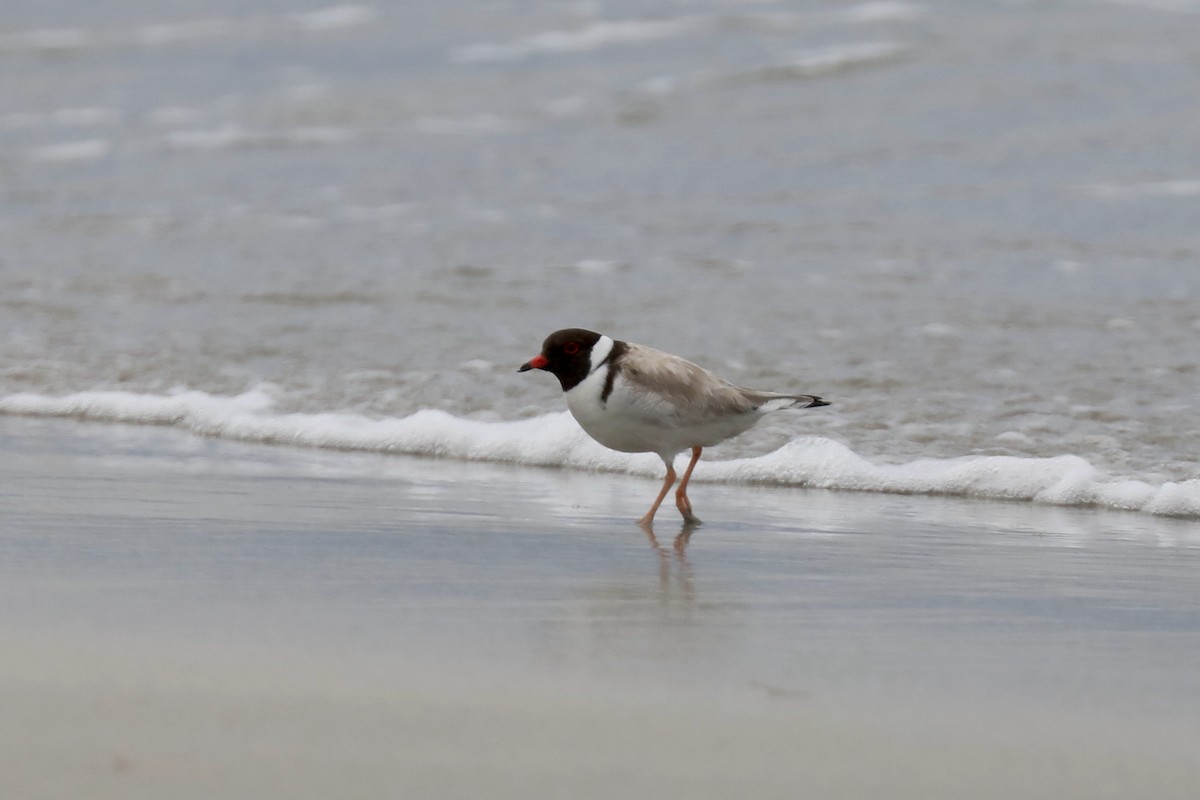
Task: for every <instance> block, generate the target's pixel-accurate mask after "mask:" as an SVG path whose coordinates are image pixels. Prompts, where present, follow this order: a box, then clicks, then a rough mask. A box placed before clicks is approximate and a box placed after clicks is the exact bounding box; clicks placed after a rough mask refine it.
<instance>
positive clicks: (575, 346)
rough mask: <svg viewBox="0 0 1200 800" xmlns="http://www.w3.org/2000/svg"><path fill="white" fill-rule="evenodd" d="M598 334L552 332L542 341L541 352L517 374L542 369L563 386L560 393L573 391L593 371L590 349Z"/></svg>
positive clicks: (578, 329) (568, 331)
mask: <svg viewBox="0 0 1200 800" xmlns="http://www.w3.org/2000/svg"><path fill="white" fill-rule="evenodd" d="M598 341H600V334H598V333H596V332H595V331H589V330H584V329H583V328H566V329H564V330H561V331H555V332H554V333H552V334H550V335H549V336H547V337H546V341H544V342H542V352H541V353H539V354H538V355H536V356H534V357H533V358H531V359H529V360H528V361H526V362H525V363H524V364H522V365H521V366H520V368H519V369H517V372H526V371H528V370H531V369H542V370H545V371H546V372H549V373H551V374H552V375H554V376H555V377H556V378H558V382H559V383H561V384H562V388H563V391H564V392H565V391H568V390H569V389H572V388H574V387H575V386H577V385H578V384H579V382H580V381H582V380H583V379H584V378H586V377H587V376H588V373H589V372H591V371H592V348H593V347H595V346H596V342H598Z"/></svg>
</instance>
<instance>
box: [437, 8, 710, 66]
mask: <svg viewBox="0 0 1200 800" xmlns="http://www.w3.org/2000/svg"><path fill="white" fill-rule="evenodd" d="M695 27H696V20H695V19H692V18H683V19H667V20H615V21H602V22H593V23H591V24H589V25H585V26H584V27H582V28H577V29H575V30H558V31H543V32H542V33H537V34H533V35H532V36H526V37H524V38H521V39H517V40H515V41H512V42H507V43H481V44H473V45H468V46H466V47H459V48H455V49H454V50H452V51H451V52H450V58H451V59H452V60H454V61H459V62H464V63H470V62H488V61H520V60H521V59H524V58H528V57H529V56H532V55H535V54H541V53H581V52H586V51H589V50H596V49H598V48H600V47H605V46H608V45H613V44H627V43H634V42H649V41H656V40H659V39H667V38H670V37H674V36H680V35H682V34H683V33H686V32H687V31H689V30H693V29H695Z"/></svg>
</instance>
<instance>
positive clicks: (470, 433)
mask: <svg viewBox="0 0 1200 800" xmlns="http://www.w3.org/2000/svg"><path fill="white" fill-rule="evenodd" d="M272 405H273V401H272V399H271V397H270V395H269V394H268V393H267V392H265V391H263V390H254V391H250V392H247V393H245V394H242V395H238V396H236V397H220V396H215V395H210V394H206V393H204V392H197V391H181V392H177V393H174V394H168V395H148V394H135V393H130V392H116V391H91V392H78V393H75V394H70V395H64V396H46V395H37V394H14V395H9V396H7V397H2V398H0V413H4V414H22V415H30V416H44V417H75V418H78V419H84V420H97V421H108V422H124V423H132V424H143V425H146V424H150V425H170V426H173V427H177V428H181V429H184V430H188V431H191V432H193V433H195V434H198V435H201V436H211V437H218V438H224V439H233V440H240V441H248V442H262V443H271V444H286V445H294V446H301V447H315V448H327V449H339V450H362V451H371V452H381V453H405V454H410V455H422V456H439V457H444V458H455V459H463V460H473V461H495V462H507V463H513V464H525V465H531V466H551V467H568V468H571V469H583V470H601V471H606V472H622V473H629V474H636V475H645V476H650V477H655V478H657V477H658V476H659V475H660V474H661V472H662V464H661V462H660V461H659V460H658V458H657V457H656V456H653V455H650V454H637V455H628V454H623V453H616V452H614V451H611V450H608V449H606V448H604V447H601V446H600V445H599V444H597V443H596V442H594V441H592V440H591V439H590V438H589V437H588V436H587V435H586V434H584V433H583V431H582V430H580V428H579V426H578V425H577V424H576V423H575V421H574V420H573V419H571V417H570V415H569V414H568V413H566V412H562V413H557V414H548V415H545V416H541V417H536V418H533V419H525V420H517V421H512V422H483V421H479V420H470V419H462V418H459V417H455V416H453V415H451V414H448V413H446V412H444V411H437V410H424V411H418V412H417V413H415V414H412V415H410V416H407V417H403V418H400V419H371V418H368V417H364V416H361V415H358V414H350V413H321V414H299V413H295V414H278V413H274V412H272V411H271V408H272ZM696 479H697V480H701V481H712V482H737V483H762V484H777V485H784V486H807V487H816V488H824V489H840V490H852V491H864V492H885V493H898V494H931V495H948V496H957V497H977V498H989V499H999V500H1023V501H1028V502H1033V503H1042V504H1050V505H1064V506H1093V507H1101V508H1109V509H1122V510H1128V511H1141V512H1144V513H1148V514H1156V515H1165V516H1177V517H1188V518H1200V479H1193V480H1187V481H1180V482H1167V483H1160V484H1152V483H1149V482H1146V481H1141V480H1135V479H1113V478H1110V477H1108V476H1106V475H1104V474H1103V473H1101V472H1100V471H1098V470H1097V469H1096V468H1095V467H1093V466H1092V465H1091V464H1089V463H1088V462H1087V461H1086V460H1085V459H1083V458H1080V457H1078V456H1073V455H1064V456H1057V457H1054V458H1018V457H1014V456H967V457H963V458H952V459H923V460H919V461H912V462H909V463H907V464H896V465H886V464H883V465H881V464H874V463H872V462H870V461H868V460H867V459H865V458H863V457H862V456H859V455H858V454H856V453H854V452H853V451H852V450H850V448H848V447H846V446H845V445H843V444H840V443H838V442H835V441H832V440H830V439H823V438H818V437H806V438H802V439H797V440H795V441H792V442H790V443H788V444H786V445H784V446H783V447H781V448H779V449H778V450H775V451H774V452H772V453H768V454H767V455H764V456H758V457H756V458H745V459H737V460H733V461H717V462H701V464H700V466H699V467H698V468H697V471H696Z"/></svg>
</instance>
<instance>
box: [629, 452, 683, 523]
mask: <svg viewBox="0 0 1200 800" xmlns="http://www.w3.org/2000/svg"><path fill="white" fill-rule="evenodd" d="M674 483H675V467H674V466H672V465H671V464H667V475H666V477H665V478H663V485H662V491H660V492H659V493H658V498H657V499H656V500H655V501H654V505H652V506H650V510H649V511H647V512H646V516H644V517H642V518H641V519H639V520H638V524H639V525H650V524H652V523H653V522H654V515H655V514H656V513H657V512H658V507H659V506H661V505H662V501H663V498H664V497H666V496H667V492H668V491H670V490H671V486H672V485H673V484H674Z"/></svg>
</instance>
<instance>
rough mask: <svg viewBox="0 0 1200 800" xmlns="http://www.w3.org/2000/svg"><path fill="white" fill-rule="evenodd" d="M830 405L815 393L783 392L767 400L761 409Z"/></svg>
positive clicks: (775, 409)
mask: <svg viewBox="0 0 1200 800" xmlns="http://www.w3.org/2000/svg"><path fill="white" fill-rule="evenodd" d="M827 405H829V401H827V400H822V399H821V398H819V397H817V396H816V395H815V394H781V395H776V396H774V397H772V398H771V399H769V400H767V401H766V402H765V403H763V404H762V405H761V406H759V409H760V410H762V411H779V410H780V409H784V408H820V407H821V406H827Z"/></svg>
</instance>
